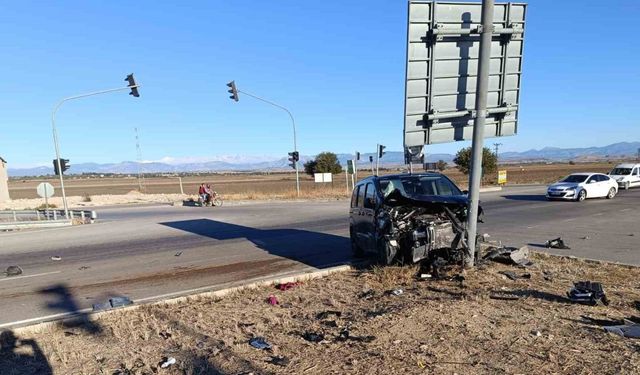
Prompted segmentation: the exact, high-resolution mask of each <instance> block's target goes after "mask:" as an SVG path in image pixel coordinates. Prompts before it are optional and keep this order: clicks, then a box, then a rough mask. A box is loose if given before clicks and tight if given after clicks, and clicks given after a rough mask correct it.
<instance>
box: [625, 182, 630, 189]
mask: <svg viewBox="0 0 640 375" xmlns="http://www.w3.org/2000/svg"><path fill="white" fill-rule="evenodd" d="M629 185H630V184H629V181H627V182H625V183H624V190H629Z"/></svg>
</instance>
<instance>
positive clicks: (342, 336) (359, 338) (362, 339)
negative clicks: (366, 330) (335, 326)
mask: <svg viewBox="0 0 640 375" xmlns="http://www.w3.org/2000/svg"><path fill="white" fill-rule="evenodd" d="M375 339H376V337H375V336H352V335H351V334H350V333H349V330H348V329H343V330H342V331H340V335H339V336H338V338H337V339H336V341H347V340H352V341H359V342H371V341H373V340H375Z"/></svg>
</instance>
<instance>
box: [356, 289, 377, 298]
mask: <svg viewBox="0 0 640 375" xmlns="http://www.w3.org/2000/svg"><path fill="white" fill-rule="evenodd" d="M375 295H376V292H375V291H374V290H373V289H369V290H365V291H364V292H362V293H360V294H359V295H358V298H360V299H367V300H368V299H371V298H373V297H375Z"/></svg>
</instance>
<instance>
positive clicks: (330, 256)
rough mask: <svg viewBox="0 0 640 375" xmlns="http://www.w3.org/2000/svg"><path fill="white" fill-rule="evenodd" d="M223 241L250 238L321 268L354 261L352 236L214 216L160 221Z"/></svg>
mask: <svg viewBox="0 0 640 375" xmlns="http://www.w3.org/2000/svg"><path fill="white" fill-rule="evenodd" d="M160 224H161V225H165V226H168V227H170V228H174V229H179V230H183V231H185V232H189V233H193V234H197V235H200V236H205V237H209V238H213V239H215V240H219V241H226V240H241V239H246V240H248V241H250V242H252V243H253V244H254V245H256V246H257V247H258V248H260V249H263V250H265V251H267V252H269V253H270V254H273V255H277V256H280V257H284V258H289V259H292V260H295V261H298V262H301V263H304V264H306V265H309V266H312V267H316V268H321V267H326V266H328V265H335V264H336V263H348V262H349V261H350V260H351V251H350V247H349V239H348V238H345V237H341V236H336V235H333V234H326V233H318V232H311V231H307V230H300V229H257V228H251V227H246V226H242V225H236V224H230V223H224V222H221V221H215V220H210V219H195V220H182V221H172V222H165V223H160Z"/></svg>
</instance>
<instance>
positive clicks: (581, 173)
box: [569, 172, 602, 176]
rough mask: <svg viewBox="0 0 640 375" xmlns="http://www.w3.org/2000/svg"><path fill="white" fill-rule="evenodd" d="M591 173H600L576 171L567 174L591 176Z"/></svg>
mask: <svg viewBox="0 0 640 375" xmlns="http://www.w3.org/2000/svg"><path fill="white" fill-rule="evenodd" d="M592 174H602V173H598V172H577V173H571V174H570V175H569V176H591V175H592Z"/></svg>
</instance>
